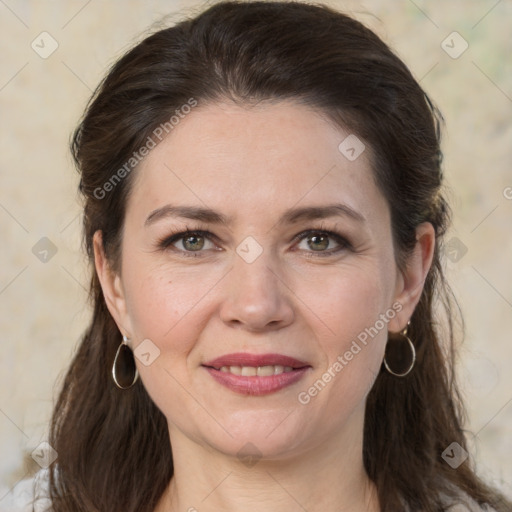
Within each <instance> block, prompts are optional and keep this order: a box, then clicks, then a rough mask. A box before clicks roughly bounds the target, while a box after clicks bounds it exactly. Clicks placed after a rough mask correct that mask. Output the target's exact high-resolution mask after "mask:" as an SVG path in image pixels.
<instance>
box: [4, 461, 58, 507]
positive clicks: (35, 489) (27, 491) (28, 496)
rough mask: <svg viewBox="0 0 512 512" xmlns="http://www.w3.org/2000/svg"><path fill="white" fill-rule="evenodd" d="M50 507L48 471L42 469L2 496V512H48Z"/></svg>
mask: <svg viewBox="0 0 512 512" xmlns="http://www.w3.org/2000/svg"><path fill="white" fill-rule="evenodd" d="M2 496H3V497H2ZM50 505H51V502H50V500H49V470H48V469H41V470H40V471H38V472H37V473H36V474H35V475H34V476H33V477H30V478H25V479H24V480H21V481H19V482H18V483H17V484H16V485H15V486H14V487H13V488H12V489H11V490H10V491H8V492H6V493H2V494H1V495H0V512H48V511H49V510H50Z"/></svg>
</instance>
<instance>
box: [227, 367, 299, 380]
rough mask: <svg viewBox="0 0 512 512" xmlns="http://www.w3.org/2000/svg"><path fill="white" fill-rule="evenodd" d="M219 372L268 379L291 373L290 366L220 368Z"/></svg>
mask: <svg viewBox="0 0 512 512" xmlns="http://www.w3.org/2000/svg"><path fill="white" fill-rule="evenodd" d="M220 371H221V372H224V373H232V374H233V375H241V376H242V377H256V376H258V377H269V376H270V375H279V374H281V373H289V372H291V371H293V368H292V367H291V366H281V365H280V364H276V365H274V366H222V367H221V368H220Z"/></svg>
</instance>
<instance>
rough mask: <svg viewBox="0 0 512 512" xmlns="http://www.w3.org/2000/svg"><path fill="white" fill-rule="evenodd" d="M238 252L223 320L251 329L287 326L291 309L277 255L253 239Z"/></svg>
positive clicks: (248, 240) (246, 240)
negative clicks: (270, 325) (279, 325)
mask: <svg viewBox="0 0 512 512" xmlns="http://www.w3.org/2000/svg"><path fill="white" fill-rule="evenodd" d="M236 252H237V254H236V255H235V257H234V263H233V267H232V269H231V272H230V276H229V286H228V290H227V294H226V297H225V300H224V303H223V306H222V310H221V311H222V317H223V320H224V321H226V322H230V323H239V324H244V325H245V326H246V327H247V328H251V329H261V328H264V327H265V326H267V325H268V324H270V323H272V324H273V325H277V324H286V323H288V322H289V321H290V320H291V318H292V316H293V314H292V307H291V303H290V300H289V297H288V294H287V292H286V290H287V287H286V286H285V285H284V283H283V282H282V281H283V277H282V276H281V275H279V274H280V272H279V263H278V262H277V261H276V258H275V254H274V253H273V252H272V251H271V250H270V249H268V248H265V249H264V248H263V246H262V245H261V244H259V243H258V242H257V241H256V240H255V239H254V238H252V237H248V238H247V239H245V240H244V241H242V242H241V243H240V244H239V246H238V247H237V249H236Z"/></svg>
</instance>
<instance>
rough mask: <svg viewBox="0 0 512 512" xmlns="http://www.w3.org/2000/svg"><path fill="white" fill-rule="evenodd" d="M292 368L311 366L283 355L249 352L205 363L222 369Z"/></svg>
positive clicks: (225, 356)
mask: <svg viewBox="0 0 512 512" xmlns="http://www.w3.org/2000/svg"><path fill="white" fill-rule="evenodd" d="M276 365H282V366H291V367H292V368H304V367H305V366H310V365H309V364H308V363H305V362H304V361H300V360H299V359H295V358H294V357H290V356H285V355H282V354H249V353H247V352H236V353H233V354H226V355H223V356H220V357H217V358H215V359H212V360H211V361H207V362H206V363H203V366H211V367H213V368H222V367H223V366H276Z"/></svg>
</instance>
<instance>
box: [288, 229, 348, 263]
mask: <svg viewBox="0 0 512 512" xmlns="http://www.w3.org/2000/svg"><path fill="white" fill-rule="evenodd" d="M295 240H299V241H300V242H301V244H302V243H303V242H305V244H304V245H305V246H306V247H305V248H304V247H303V248H300V244H299V249H300V250H304V251H306V252H310V253H316V254H314V256H331V255H333V254H336V253H338V252H340V251H342V250H344V249H351V247H352V246H351V244H350V242H349V241H348V240H347V239H346V238H345V237H343V236H342V235H341V234H339V233H335V232H333V231H325V230H308V231H304V232H302V233H300V234H299V235H297V236H296V237H295ZM333 244H334V245H335V246H334V247H332V245H333ZM327 249H330V250H327ZM309 257H311V256H309Z"/></svg>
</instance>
